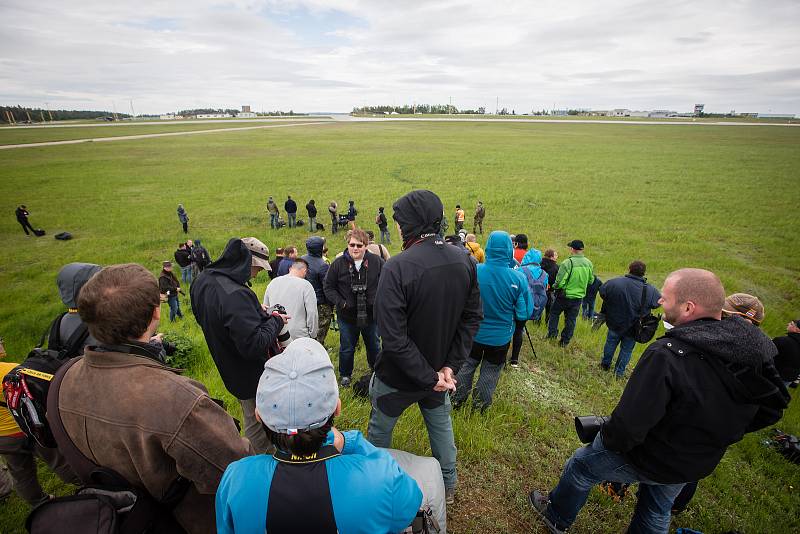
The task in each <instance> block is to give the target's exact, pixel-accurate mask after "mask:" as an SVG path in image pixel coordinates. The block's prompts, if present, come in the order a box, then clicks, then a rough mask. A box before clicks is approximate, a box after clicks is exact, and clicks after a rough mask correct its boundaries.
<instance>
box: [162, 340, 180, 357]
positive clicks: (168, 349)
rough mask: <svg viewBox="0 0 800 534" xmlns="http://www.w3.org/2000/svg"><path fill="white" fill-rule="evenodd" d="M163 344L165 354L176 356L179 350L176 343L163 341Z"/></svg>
mask: <svg viewBox="0 0 800 534" xmlns="http://www.w3.org/2000/svg"><path fill="white" fill-rule="evenodd" d="M161 344H162V345H163V346H164V353H165V354H166V355H167V356H172V355H173V354H175V351H176V350H178V347H176V346H175V343H170V342H169V341H167V340H165V339H164V340H162V341H161Z"/></svg>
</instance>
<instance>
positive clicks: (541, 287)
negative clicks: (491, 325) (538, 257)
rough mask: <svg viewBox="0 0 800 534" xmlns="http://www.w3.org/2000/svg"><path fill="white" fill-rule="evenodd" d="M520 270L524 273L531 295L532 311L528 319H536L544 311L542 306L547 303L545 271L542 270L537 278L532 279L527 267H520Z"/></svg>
mask: <svg viewBox="0 0 800 534" xmlns="http://www.w3.org/2000/svg"><path fill="white" fill-rule="evenodd" d="M521 270H522V272H523V273H525V278H527V279H528V289H529V290H530V292H531V295H532V296H533V313H532V314H531V317H530V319H531V320H532V321H538V320H539V319H541V318H542V313H544V308H545V305H546V304H547V284H546V283H545V281H544V279H545V277H546V276H547V273H546V272H544V270H543V271H542V274H540V275H539V278H536V279H534V278H533V275H532V274H531V270H530V269H529V268H528V267H522V269H521Z"/></svg>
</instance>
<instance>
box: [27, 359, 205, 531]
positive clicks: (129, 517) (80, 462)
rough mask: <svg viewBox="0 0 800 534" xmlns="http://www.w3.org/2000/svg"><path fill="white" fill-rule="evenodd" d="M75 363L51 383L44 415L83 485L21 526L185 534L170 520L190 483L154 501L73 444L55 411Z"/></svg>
mask: <svg viewBox="0 0 800 534" xmlns="http://www.w3.org/2000/svg"><path fill="white" fill-rule="evenodd" d="M79 359H80V358H73V359H72V360H70V361H69V362H68V363H67V364H66V365H64V366H62V367H61V368H60V369H59V370H58V372H57V373H56V376H54V377H53V380H52V387H53V394H52V395H51V396H50V398H49V399H48V402H47V415H48V421H49V423H50V426H51V427H52V429H53V435H54V436H55V441H56V442H57V444H58V449H59V450H60V451H61V453H62V454H63V455H64V458H65V459H66V460H67V463H68V464H69V465H70V467H72V469H73V470H74V471H75V474H77V475H78V478H80V479H81V481H82V482H83V483H84V484H86V485H84V486H82V487H81V488H79V489H78V491H77V492H76V493H75V495H71V496H68V497H57V498H54V499H50V500H48V501H46V502H44V503H42V504H40V505H39V506H37V507H36V508H34V509H33V510H31V513H30V514H29V515H28V518H27V519H26V520H25V527H26V528H27V530H28V532H30V533H31V534H51V533H53V534H55V533H60V532H70V533H72V534H84V533H85V534H89V533H93V534H94V533H102V534H144V533H153V534H156V533H181V532H184V530H183V529H182V528H181V526H180V525H179V524H178V523H177V522H176V521H175V519H174V518H173V517H172V509H173V508H174V507H175V506H176V505H177V504H178V503H180V501H181V500H182V499H183V497H184V496H185V495H186V492H187V491H188V489H189V487H190V486H191V481H189V480H187V479H185V478H183V477H180V476H179V477H178V478H177V479H175V480H174V481H173V482H172V484H171V485H170V486H169V488H167V491H166V492H165V494H164V498H163V499H162V500H161V501H157V500H156V499H155V498H153V497H152V496H151V495H150V494H149V493H148V492H147V491H145V490H143V489H139V488H137V487H135V486H133V485H132V484H130V483H129V482H128V481H127V480H125V478H124V477H122V476H121V475H120V474H119V473H117V472H116V471H114V470H113V469H109V468H105V467H100V466H98V465H97V464H95V463H94V462H92V461H91V460H89V459H88V458H87V457H86V456H85V455H84V454H83V453H82V452H81V451H80V450H79V449H78V447H77V446H76V445H75V443H73V441H72V440H71V439H70V437H69V435H68V434H67V432H66V429H65V428H64V422H63V421H62V420H61V414H59V411H58V393H59V390H60V388H61V381H62V379H63V378H64V375H65V374H66V373H67V371H68V370H69V368H70V367H72V365H73V364H74V363H75V362H77V361H78V360H79Z"/></svg>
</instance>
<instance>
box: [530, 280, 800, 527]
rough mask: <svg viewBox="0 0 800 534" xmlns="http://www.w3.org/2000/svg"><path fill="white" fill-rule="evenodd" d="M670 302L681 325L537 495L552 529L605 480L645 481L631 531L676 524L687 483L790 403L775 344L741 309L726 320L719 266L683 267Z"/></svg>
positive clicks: (650, 351)
mask: <svg viewBox="0 0 800 534" xmlns="http://www.w3.org/2000/svg"><path fill="white" fill-rule="evenodd" d="M660 301H661V305H662V307H663V308H664V320H665V321H667V322H669V323H670V324H672V325H674V328H673V329H671V330H669V331H668V332H667V334H666V335H665V336H664V337H662V338H659V339H658V340H657V341H656V342H654V343H652V344H651V345H650V346H649V347H648V348H647V350H646V351H645V353H644V354H643V355H642V358H641V360H639V364H638V365H637V366H636V369H635V370H634V371H633V375H632V376H631V379H630V380H629V381H628V384H627V386H626V387H625V391H624V392H623V393H622V398H621V399H620V401H619V403H618V404H617V407H616V408H615V409H614V411H613V413H612V414H611V418H610V420H609V421H608V422H607V423H606V424H605V425H603V427H602V429H601V430H600V432H599V433H598V434H597V436H596V437H595V439H594V441H593V442H592V443H591V444H590V445H587V446H586V447H583V448H581V449H578V450H577V451H576V452H575V454H573V455H572V457H571V458H570V459H569V460H568V461H567V463H566V465H565V466H564V472H563V473H562V475H561V480H560V481H559V483H558V485H557V486H556V487H555V489H553V491H551V492H550V494H549V496H548V495H545V494H542V493H540V492H539V491H533V492H532V493H531V494H530V497H529V500H530V502H531V505H532V506H533V507H534V510H535V511H536V513H537V514H538V515H539V516H540V518H542V520H543V521H544V523H545V525H546V526H547V527H548V529H549V530H550V532H563V531H565V530H566V529H567V528H568V527H569V526H570V525H571V524H572V523H573V522H574V521H575V517H576V516H577V514H578V512H579V511H580V509H581V508H582V507H583V505H584V503H585V502H586V498H587V497H588V495H589V491H590V490H591V488H592V486H594V485H595V484H597V483H599V482H601V481H603V480H609V481H612V482H619V483H633V482H639V493H638V496H637V502H636V509H635V511H634V515H633V519H632V520H631V524H630V526H629V529H628V532H631V533H638V532H648V533H650V532H663V533H666V532H668V529H669V522H670V508H671V506H672V503H673V501H674V500H675V497H676V496H677V495H678V493H679V492H680V490H681V488H682V487H683V485H684V483H686V482H691V481H695V480H699V479H701V478H703V477H705V476H707V475H709V474H710V473H711V472H712V471H713V470H714V468H715V467H716V466H717V464H718V463H719V461H720V460H721V459H722V456H723V455H724V454H725V451H726V450H727V448H728V446H730V445H732V444H733V443H736V442H737V441H739V440H741V439H742V437H743V436H744V434H745V433H746V432H752V431H754V430H758V429H760V428H763V427H765V426H767V425H770V424H773V423H774V422H776V421H777V420H778V419H780V417H781V415H782V413H783V409H785V408H786V405H787V403H788V400H789V394H788V393H787V391H786V388H785V387H784V385H783V382H782V381H781V380H780V377H779V376H778V373H777V372H776V371H775V367H774V366H773V364H772V359H773V357H774V355H775V352H776V350H775V346H774V345H773V344H772V341H771V340H770V339H769V338H768V337H767V336H766V335H765V334H763V333H762V332H761V331H760V330H759V329H758V327H756V326H755V325H752V324H750V323H748V322H747V321H744V320H743V319H741V318H739V317H732V318H729V319H725V320H720V318H721V315H722V305H723V303H724V301H725V291H724V289H723V287H722V283H721V282H720V280H719V278H717V276H716V275H715V274H714V273H711V272H709V271H705V270H702V269H681V270H678V271H675V272H674V273H672V274H670V275H669V276H668V277H667V280H666V281H665V282H664V287H663V289H662V290H661V299H660Z"/></svg>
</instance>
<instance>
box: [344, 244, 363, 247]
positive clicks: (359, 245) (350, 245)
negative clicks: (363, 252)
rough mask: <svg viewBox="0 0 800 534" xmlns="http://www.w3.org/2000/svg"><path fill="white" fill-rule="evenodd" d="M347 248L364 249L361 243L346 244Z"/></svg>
mask: <svg viewBox="0 0 800 534" xmlns="http://www.w3.org/2000/svg"><path fill="white" fill-rule="evenodd" d="M347 246H348V247H353V248H364V245H362V244H361V243H348V244H347Z"/></svg>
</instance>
